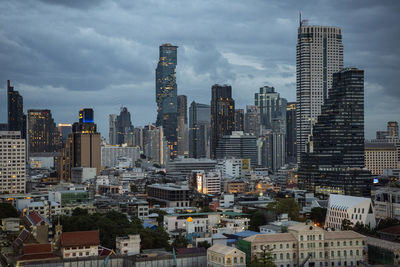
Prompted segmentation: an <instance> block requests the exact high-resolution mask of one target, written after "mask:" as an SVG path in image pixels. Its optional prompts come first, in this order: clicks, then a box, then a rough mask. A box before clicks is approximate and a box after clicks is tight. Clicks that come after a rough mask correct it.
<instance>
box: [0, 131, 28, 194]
mask: <svg viewBox="0 0 400 267" xmlns="http://www.w3.org/2000/svg"><path fill="white" fill-rule="evenodd" d="M25 147H26V143H25V139H23V138H21V133H20V132H13V131H3V132H0V194H17V193H25V188H26V156H25V155H26V151H25V149H26V148H25Z"/></svg>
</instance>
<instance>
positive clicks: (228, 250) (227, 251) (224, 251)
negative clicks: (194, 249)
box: [208, 243, 244, 255]
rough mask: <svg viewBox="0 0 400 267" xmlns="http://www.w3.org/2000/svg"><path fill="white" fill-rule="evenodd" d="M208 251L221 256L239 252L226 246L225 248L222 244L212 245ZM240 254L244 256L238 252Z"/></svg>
mask: <svg viewBox="0 0 400 267" xmlns="http://www.w3.org/2000/svg"><path fill="white" fill-rule="evenodd" d="M208 250H209V251H212V252H216V253H219V254H223V255H227V254H230V253H232V252H234V251H240V250H238V249H237V248H234V247H228V246H225V245H222V244H219V243H217V244H214V245H213V246H212V247H210V248H209V249H208ZM240 252H241V253H243V254H244V252H242V251H240Z"/></svg>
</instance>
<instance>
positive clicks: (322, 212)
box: [310, 207, 327, 227]
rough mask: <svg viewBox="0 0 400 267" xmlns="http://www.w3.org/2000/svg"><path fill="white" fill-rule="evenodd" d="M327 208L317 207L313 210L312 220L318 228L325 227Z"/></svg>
mask: <svg viewBox="0 0 400 267" xmlns="http://www.w3.org/2000/svg"><path fill="white" fill-rule="evenodd" d="M326 211H327V209H326V208H320V207H315V208H312V209H311V214H310V219H311V220H312V221H313V222H314V223H316V224H317V225H318V226H321V227H323V226H324V225H325V218H326Z"/></svg>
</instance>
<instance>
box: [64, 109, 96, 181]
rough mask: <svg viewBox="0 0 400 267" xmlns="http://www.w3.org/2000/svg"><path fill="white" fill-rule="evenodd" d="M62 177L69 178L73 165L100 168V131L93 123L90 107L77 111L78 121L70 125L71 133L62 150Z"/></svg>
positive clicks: (92, 113)
mask: <svg viewBox="0 0 400 267" xmlns="http://www.w3.org/2000/svg"><path fill="white" fill-rule="evenodd" d="M63 157H64V159H63V162H64V164H65V165H66V166H64V168H63V172H64V174H63V178H64V179H65V180H69V179H70V178H71V171H72V168H74V167H85V168H96V170H97V174H99V173H100V168H101V150H100V133H98V132H97V127H96V124H95V123H94V112H93V109H91V108H85V109H81V110H80V111H79V122H75V123H74V124H73V125H72V133H71V134H70V135H69V137H68V141H67V143H66V144H65V148H64V151H63Z"/></svg>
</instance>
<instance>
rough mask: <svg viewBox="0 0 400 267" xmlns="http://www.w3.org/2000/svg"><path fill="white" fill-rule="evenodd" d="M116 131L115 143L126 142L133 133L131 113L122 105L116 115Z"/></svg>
mask: <svg viewBox="0 0 400 267" xmlns="http://www.w3.org/2000/svg"><path fill="white" fill-rule="evenodd" d="M110 123H111V122H110ZM110 126H111V125H110ZM116 131H117V133H116V137H117V138H116V145H122V144H126V143H128V140H129V139H131V136H132V134H133V133H132V132H133V125H132V122H131V113H130V112H129V111H128V108H126V107H122V108H121V111H120V113H119V115H118V116H117V121H116Z"/></svg>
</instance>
